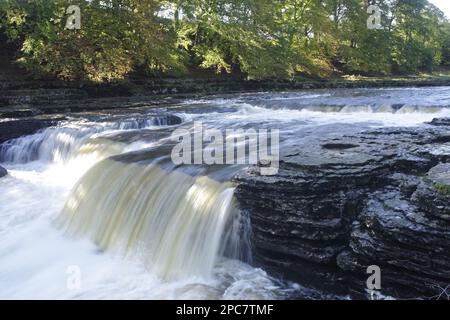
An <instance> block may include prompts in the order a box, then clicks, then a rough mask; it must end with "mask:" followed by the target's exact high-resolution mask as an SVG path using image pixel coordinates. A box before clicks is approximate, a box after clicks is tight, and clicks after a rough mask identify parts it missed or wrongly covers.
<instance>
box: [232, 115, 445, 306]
mask: <svg viewBox="0 0 450 320" xmlns="http://www.w3.org/2000/svg"><path fill="white" fill-rule="evenodd" d="M449 162H450V121H449V119H436V120H435V121H433V123H432V124H430V125H428V126H424V127H421V128H393V129H377V130H372V131H367V132H364V133H361V134H357V135H352V136H347V137H343V138H339V139H335V140H332V141H326V140H320V139H317V141H316V142H315V143H311V144H309V145H301V146H298V147H295V146H292V147H291V149H290V150H286V152H284V153H283V154H282V158H281V162H280V172H279V175H278V176H274V177H264V176H260V175H258V172H259V171H258V170H249V171H247V172H245V173H242V174H240V175H239V176H238V177H237V178H236V181H237V182H238V183H239V186H238V188H237V191H236V196H237V199H238V202H239V205H240V207H241V208H242V209H243V210H244V212H246V213H248V215H249V216H250V219H251V223H252V228H253V235H252V238H253V246H254V260H255V263H256V264H257V265H259V266H262V267H264V268H266V269H267V270H270V271H271V272H273V273H274V274H277V275H281V276H282V277H283V278H285V279H288V280H293V281H298V282H300V283H302V284H307V285H309V286H311V287H314V288H317V289H320V290H322V291H323V292H325V293H332V294H339V295H346V294H350V295H351V296H352V297H354V298H364V297H366V296H367V292H366V279H367V278H368V276H369V275H367V273H366V270H367V267H368V266H370V265H377V266H379V267H380V268H381V271H382V292H383V293H384V294H387V295H391V296H394V297H399V298H432V297H437V296H438V295H439V294H441V293H442V292H443V289H444V288H445V287H447V286H448V285H450V255H449V252H450V165H449ZM444 296H445V295H444Z"/></svg>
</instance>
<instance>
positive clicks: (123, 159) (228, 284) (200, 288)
mask: <svg viewBox="0 0 450 320" xmlns="http://www.w3.org/2000/svg"><path fill="white" fill-rule="evenodd" d="M168 115H170V116H174V117H175V118H177V119H181V120H182V121H181V123H177V122H173V121H170V119H171V118H170V117H168ZM441 116H450V88H449V87H437V88H404V89H339V90H315V91H302V92H287V93H276V94H274V93H260V94H247V95H228V96H220V97H209V98H206V99H197V100H186V101H183V102H181V103H176V104H167V105H166V106H164V107H161V106H160V107H157V108H151V107H140V108H130V109H128V110H121V111H114V110H109V111H108V110H107V111H101V112H85V113H78V114H70V115H69V117H70V118H69V119H68V120H67V121H65V122H63V123H61V124H60V125H59V126H58V127H51V128H47V129H44V130H41V131H39V132H38V133H36V134H34V135H30V136H25V137H22V138H19V139H16V140H12V141H8V142H6V143H4V144H3V145H1V146H0V164H1V165H2V166H4V167H5V168H6V169H7V170H8V171H9V175H7V176H6V177H4V178H1V180H0V298H19V299H30V298H33V299H51V298H56V299H94V298H100V299H107V298H110V299H111V298H112V299H272V298H274V299H284V298H290V297H298V296H308V295H309V294H313V293H311V291H310V290H308V289H307V288H304V287H303V286H302V285H301V284H295V283H287V282H283V281H280V280H278V279H276V278H273V277H271V276H270V275H268V274H267V273H266V272H265V271H264V270H262V269H260V268H255V267H253V266H252V260H251V243H250V242H251V241H250V240H249V236H250V232H251V230H250V229H251V226H250V225H249V221H248V218H247V217H244V216H242V215H241V213H240V212H239V209H238V207H237V206H236V203H235V200H234V197H233V191H234V188H235V185H234V184H233V182H232V177H233V175H234V174H235V173H237V172H238V171H239V170H245V168H246V166H243V165H234V166H206V165H199V166H175V165H173V163H171V161H170V151H171V148H172V146H173V144H171V143H170V134H171V133H172V132H173V131H174V130H175V129H179V128H186V129H192V127H193V123H194V121H197V122H198V121H201V122H202V123H203V125H204V126H205V127H206V128H216V129H220V130H223V131H224V130H226V129H238V128H254V129H279V130H280V139H281V141H280V152H281V154H283V150H284V149H285V148H287V147H288V146H291V145H293V144H306V143H310V142H311V140H312V139H316V138H317V137H320V138H321V139H325V138H333V137H339V136H342V135H344V134H351V133H355V132H359V131H362V130H366V129H368V128H375V127H383V126H420V125H426V124H425V123H426V122H428V121H431V120H432V119H433V118H436V117H441Z"/></svg>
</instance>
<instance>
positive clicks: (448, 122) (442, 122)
mask: <svg viewBox="0 0 450 320" xmlns="http://www.w3.org/2000/svg"><path fill="white" fill-rule="evenodd" d="M430 124H431V125H434V126H450V118H435V119H433V121H431V122H430Z"/></svg>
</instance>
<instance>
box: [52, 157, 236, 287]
mask: <svg viewBox="0 0 450 320" xmlns="http://www.w3.org/2000/svg"><path fill="white" fill-rule="evenodd" d="M233 192H234V189H233V185H232V184H231V183H229V182H225V183H220V182H217V181H214V180H212V179H211V178H209V177H207V176H192V175H189V174H186V173H183V172H179V171H167V169H163V168H161V167H160V166H159V165H156V164H150V165H143V164H141V163H124V162H121V161H117V160H114V159H113V158H108V159H106V160H103V161H101V162H100V163H98V164H97V165H96V166H94V167H93V168H92V169H91V170H90V171H89V172H88V173H87V174H86V175H85V176H84V177H83V178H82V179H81V180H80V181H79V183H78V184H77V185H76V186H75V187H74V189H73V191H72V193H71V196H70V197H69V199H68V201H67V203H66V205H65V207H64V209H63V210H62V213H61V215H60V216H59V218H58V220H57V223H58V224H59V225H60V226H61V227H62V228H63V229H64V230H65V231H66V232H67V234H68V235H70V236H72V237H82V236H86V237H89V238H90V239H91V240H92V241H93V242H94V243H95V244H96V245H97V246H98V247H99V248H101V249H102V250H108V251H113V252H116V253H119V254H121V255H124V256H136V257H139V258H140V259H142V260H143V261H144V263H145V265H146V266H147V267H148V268H149V269H150V271H152V272H154V273H156V274H157V275H159V276H160V277H162V278H164V279H166V280H176V279H182V278H187V277H208V276H209V275H211V272H212V270H213V267H214V265H215V263H216V262H217V259H218V258H219V256H220V255H221V254H225V252H226V251H227V248H232V249H231V251H233V252H234V253H233V254H236V252H237V250H236V247H238V246H239V245H238V244H237V242H239V236H238V230H239V226H237V225H236V221H238V219H239V213H238V210H236V208H235V207H234V205H233ZM233 230H234V231H233Z"/></svg>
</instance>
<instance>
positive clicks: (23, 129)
mask: <svg viewBox="0 0 450 320" xmlns="http://www.w3.org/2000/svg"><path fill="white" fill-rule="evenodd" d="M61 120H64V119H51V120H46V119H42V120H40V119H23V120H13V121H7V122H0V143H3V142H5V141H8V140H11V139H15V138H19V137H21V136H25V135H29V134H33V133H36V132H37V131H39V130H41V129H44V128H47V127H50V126H54V125H57V124H58V122H59V121H61Z"/></svg>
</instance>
